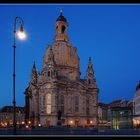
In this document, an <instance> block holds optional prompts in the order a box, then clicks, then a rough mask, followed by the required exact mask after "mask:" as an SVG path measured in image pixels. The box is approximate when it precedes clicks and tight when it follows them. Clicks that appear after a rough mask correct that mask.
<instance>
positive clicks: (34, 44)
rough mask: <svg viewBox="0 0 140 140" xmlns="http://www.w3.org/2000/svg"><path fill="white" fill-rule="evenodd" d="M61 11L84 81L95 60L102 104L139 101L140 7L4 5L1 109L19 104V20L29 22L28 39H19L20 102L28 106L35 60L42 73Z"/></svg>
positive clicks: (0, 34)
mask: <svg viewBox="0 0 140 140" xmlns="http://www.w3.org/2000/svg"><path fill="white" fill-rule="evenodd" d="M61 8H62V9H63V15H64V16H65V17H66V18H67V20H68V23H69V38H70V42H71V44H72V45H73V46H74V47H77V51H78V55H79V57H80V69H81V73H82V75H81V77H82V78H84V76H85V72H86V68H87V63H88V57H89V56H90V57H92V61H93V68H94V71H95V78H96V81H97V85H98V87H99V89H100V93H99V101H100V102H106V103H108V102H111V101H113V100H117V99H126V100H129V99H132V98H133V96H134V93H135V87H136V85H137V83H138V81H139V80H140V61H139V60H140V58H139V57H140V5H54V4H53V5H0V107H2V106H4V105H12V100H13V89H12V87H13V81H12V80H13V77H12V74H13V24H14V18H15V17H16V16H20V17H22V18H23V20H24V24H25V25H24V27H25V30H26V33H27V35H28V37H27V40H26V41H19V40H17V48H16V75H17V76H16V101H17V105H18V106H23V105H24V94H23V93H24V91H25V89H26V87H27V86H28V84H29V79H30V74H31V70H32V66H33V62H34V61H35V62H36V66H37V69H38V71H41V69H42V61H43V55H44V53H45V47H46V45H47V44H51V43H52V42H53V39H54V33H55V30H54V25H55V22H56V19H57V17H58V16H59V14H60V12H59V11H60V9H61ZM19 26H20V25H19V24H17V28H19Z"/></svg>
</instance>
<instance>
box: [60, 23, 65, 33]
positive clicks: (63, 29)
mask: <svg viewBox="0 0 140 140" xmlns="http://www.w3.org/2000/svg"><path fill="white" fill-rule="evenodd" d="M61 30H62V33H63V34H65V30H66V27H65V26H64V25H62V28H61Z"/></svg>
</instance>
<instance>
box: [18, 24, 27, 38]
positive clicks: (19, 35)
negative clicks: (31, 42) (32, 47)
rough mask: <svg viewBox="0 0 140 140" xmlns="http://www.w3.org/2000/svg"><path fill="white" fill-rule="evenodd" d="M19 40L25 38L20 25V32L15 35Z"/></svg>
mask: <svg viewBox="0 0 140 140" xmlns="http://www.w3.org/2000/svg"><path fill="white" fill-rule="evenodd" d="M17 35H18V37H19V39H21V40H24V39H25V38H26V34H25V32H24V29H23V26H22V25H21V27H20V30H19V31H18V33H17Z"/></svg>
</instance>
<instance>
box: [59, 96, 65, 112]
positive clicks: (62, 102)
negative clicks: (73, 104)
mask: <svg viewBox="0 0 140 140" xmlns="http://www.w3.org/2000/svg"><path fill="white" fill-rule="evenodd" d="M64 106H65V97H64V95H60V97H59V108H60V111H61V113H62V114H64V110H65V108H64Z"/></svg>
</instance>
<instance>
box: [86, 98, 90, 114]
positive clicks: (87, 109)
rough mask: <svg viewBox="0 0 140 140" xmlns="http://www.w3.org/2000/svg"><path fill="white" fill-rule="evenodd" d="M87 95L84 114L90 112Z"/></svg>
mask: <svg viewBox="0 0 140 140" xmlns="http://www.w3.org/2000/svg"><path fill="white" fill-rule="evenodd" d="M89 99H90V98H89V96H87V98H86V114H87V115H89V114H90V110H89V107H90V100H89Z"/></svg>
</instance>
